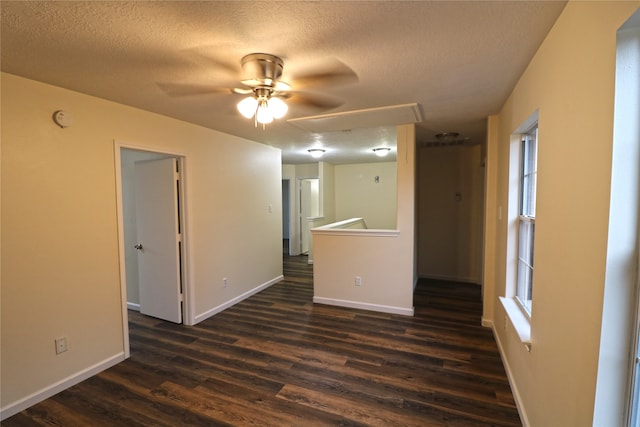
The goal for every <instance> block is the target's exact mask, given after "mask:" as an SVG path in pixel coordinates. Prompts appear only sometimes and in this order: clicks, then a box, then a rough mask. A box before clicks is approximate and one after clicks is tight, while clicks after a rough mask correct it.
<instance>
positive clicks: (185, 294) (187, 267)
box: [113, 140, 195, 358]
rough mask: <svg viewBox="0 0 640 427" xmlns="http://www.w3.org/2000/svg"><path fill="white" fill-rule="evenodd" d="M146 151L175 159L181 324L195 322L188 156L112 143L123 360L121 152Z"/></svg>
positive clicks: (126, 326) (126, 337) (124, 276)
mask: <svg viewBox="0 0 640 427" xmlns="http://www.w3.org/2000/svg"><path fill="white" fill-rule="evenodd" d="M123 148H124V149H130V150H138V151H146V152H150V153H157V154H166V155H168V156H173V157H175V158H176V159H177V160H178V165H179V169H180V171H179V176H180V195H181V197H180V200H179V201H178V202H179V208H180V210H181V212H182V215H181V216H180V221H181V224H182V227H181V229H182V252H181V260H182V268H181V270H182V283H183V288H182V299H183V302H182V322H183V324H184V325H193V324H195V321H194V312H195V311H194V307H193V301H192V298H191V296H192V295H193V289H192V284H191V280H190V277H191V272H192V265H191V261H190V257H189V254H190V252H191V250H190V249H191V248H190V240H189V239H188V224H189V222H190V213H189V212H190V211H189V209H188V207H189V197H188V196H189V195H188V191H187V190H188V187H187V175H188V169H187V163H188V155H187V154H186V153H183V152H178V151H173V150H167V149H165V148H160V147H153V146H145V145H139V144H131V143H127V142H124V141H119V140H114V141H113V152H114V160H115V175H116V216H117V222H118V263H119V267H120V298H121V307H122V336H123V344H124V357H125V358H128V357H129V356H130V354H131V351H130V346H129V314H128V306H127V273H126V261H125V240H124V215H123V198H122V159H121V152H122V149H123Z"/></svg>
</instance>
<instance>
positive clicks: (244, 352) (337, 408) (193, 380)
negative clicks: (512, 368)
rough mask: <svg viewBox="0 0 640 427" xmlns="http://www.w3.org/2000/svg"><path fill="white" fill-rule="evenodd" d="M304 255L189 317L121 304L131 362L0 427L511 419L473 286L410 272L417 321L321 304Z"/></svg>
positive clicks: (488, 422) (506, 422)
mask: <svg viewBox="0 0 640 427" xmlns="http://www.w3.org/2000/svg"><path fill="white" fill-rule="evenodd" d="M306 261H307V258H306V257H304V256H302V257H285V270H284V275H285V280H283V281H282V282H280V283H278V284H276V285H273V286H271V287H270V288H269V289H267V290H265V291H263V292H260V293H259V294H257V295H255V296H253V297H251V298H249V299H247V300H245V301H243V302H241V303H239V304H237V305H235V306H234V307H232V308H229V309H228V310H226V311H224V312H222V313H220V314H218V315H216V316H214V317H212V318H210V319H208V320H206V321H204V322H202V323H200V324H198V325H197V326H191V327H189V326H182V325H174V324H171V323H167V322H163V321H160V320H157V319H153V318H149V317H145V316H141V315H140V314H139V313H136V312H130V313H129V316H130V317H129V319H130V337H131V358H130V359H128V360H126V361H124V362H122V363H120V364H119V365H117V366H115V367H113V368H111V369H108V370H106V371H104V372H102V373H100V374H98V375H96V376H94V377H92V378H90V379H88V380H86V381H84V382H82V383H80V384H78V385H76V386H74V387H71V388H70V389H68V390H66V391H63V392H61V393H59V394H57V395H56V396H54V397H52V398H50V399H47V400H46V401H44V402H41V403H39V404H37V405H35V406H33V407H31V408H29V409H27V410H25V411H23V412H21V413H19V414H16V415H14V416H13V417H11V418H9V419H7V420H5V421H4V422H3V423H2V425H3V426H6V427H13V426H32V425H57V426H187V425H189V426H228V425H232V426H246V425H253V426H325V425H340V426H365V425H366V426H520V425H521V423H520V419H519V417H518V413H517V411H516V409H515V404H514V400H513V396H512V394H511V390H510V388H509V384H508V382H507V379H506V376H505V372H504V369H503V366H502V363H501V361H500V356H499V354H498V350H497V347H496V344H495V341H494V339H493V336H492V333H491V331H490V330H489V329H486V328H483V327H481V326H480V315H481V301H480V289H479V287H478V286H475V285H468V284H459V283H447V282H438V281H421V282H420V283H419V285H418V287H417V289H416V295H415V317H406V316H399V315H391V314H383V313H375V312H368V311H361V310H354V309H347V308H340V307H331V306H324V305H318V304H313V303H312V296H313V283H312V272H311V267H310V266H309V265H307V263H306Z"/></svg>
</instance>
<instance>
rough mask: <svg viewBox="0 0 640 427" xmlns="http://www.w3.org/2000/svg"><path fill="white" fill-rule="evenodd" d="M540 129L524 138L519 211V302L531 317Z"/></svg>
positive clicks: (529, 132)
mask: <svg viewBox="0 0 640 427" xmlns="http://www.w3.org/2000/svg"><path fill="white" fill-rule="evenodd" d="M537 157H538V125H537V124H536V125H535V126H534V127H533V128H532V129H531V130H530V131H528V132H527V133H525V134H524V135H522V145H521V150H520V159H521V166H520V188H519V193H520V194H519V209H518V266H517V281H516V298H517V299H518V301H520V303H521V304H522V306H523V307H524V308H525V310H526V311H527V313H529V314H531V301H532V296H533V286H532V284H533V244H534V240H535V239H534V237H535V229H536V177H537Z"/></svg>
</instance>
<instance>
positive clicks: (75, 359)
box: [1, 74, 282, 416]
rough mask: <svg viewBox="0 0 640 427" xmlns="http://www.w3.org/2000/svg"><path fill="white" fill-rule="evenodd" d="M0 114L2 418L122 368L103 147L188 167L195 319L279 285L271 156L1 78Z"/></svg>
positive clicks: (112, 201)
mask: <svg viewBox="0 0 640 427" xmlns="http://www.w3.org/2000/svg"><path fill="white" fill-rule="evenodd" d="M1 106H2V131H1V132H2V133H1V136H2V165H1V166H2V181H1V182H2V223H1V226H2V230H1V231H2V242H1V243H2V272H1V274H2V276H1V279H2V302H1V304H2V306H1V309H2V313H1V316H2V317H1V320H2V330H1V339H2V349H1V364H2V365H1V368H2V369H1V371H2V378H1V380H2V401H1V405H2V408H3V416H6V414H7V412H5V410H6V409H7V408H16V407H17V406H15V405H18V406H19V405H20V404H23V403H24V402H26V401H29V399H30V397H29V396H30V395H31V398H33V399H37V398H38V396H44V395H45V394H46V393H47V391H51V390H53V388H52V387H54V386H55V384H56V383H58V382H61V383H62V384H68V383H69V382H73V380H74V379H77V378H79V375H81V374H82V373H83V372H85V373H86V372H89V371H91V369H94V368H96V367H100V366H104V364H111V363H115V362H117V361H118V360H119V359H120V358H121V357H123V354H124V350H125V348H124V339H123V325H122V295H121V283H120V266H119V255H118V230H117V224H118V222H117V216H116V177H115V167H114V166H115V157H114V140H118V141H122V142H127V143H130V144H135V145H137V146H139V147H144V148H149V149H153V150H157V151H165V150H167V151H169V152H180V153H182V154H184V155H185V156H186V171H185V173H186V177H185V179H186V186H187V194H186V196H185V197H186V205H187V206H186V207H187V213H186V214H187V236H188V252H189V260H190V262H189V266H188V274H189V278H190V287H191V291H192V293H191V296H192V300H191V304H192V306H193V307H192V309H193V310H192V314H193V316H194V318H196V320H200V319H202V318H203V317H206V316H208V315H210V314H211V313H213V312H214V311H215V310H216V308H219V307H221V306H224V304H226V303H229V302H233V301H234V300H235V299H237V298H239V297H241V296H242V295H243V294H245V293H247V292H250V291H251V290H253V289H255V288H256V287H258V286H261V285H264V284H268V283H270V281H272V280H274V279H277V278H278V277H280V276H281V275H282V258H281V257H282V250H281V236H282V230H281V228H282V224H281V199H280V194H281V169H280V162H281V160H280V159H281V156H280V151H279V150H277V149H274V148H271V147H268V146H265V145H262V144H258V143H254V142H251V141H247V140H243V139H240V138H236V137H232V136H229V135H225V134H222V133H219V132H216V131H212V130H209V129H205V128H202V127H198V126H194V125H190V124H187V123H184V122H181V121H177V120H173V119H169V118H167V117H163V116H160V115H156V114H151V113H147V112H144V111H141V110H137V109H135V108H130V107H126V106H123V105H119V104H115V103H112V102H108V101H105V100H101V99H98V98H94V97H90V96H86V95H82V94H79V93H76V92H71V91H68V90H65V89H62V88H58V87H53V86H49V85H46V84H41V83H38V82H34V81H30V80H27V79H23V78H19V77H15V76H12V75H8V74H2V105H1ZM58 109H64V110H66V111H69V112H70V113H72V114H73V115H74V118H75V123H74V125H73V126H71V127H69V128H66V129H61V128H59V127H58V126H56V125H55V124H54V123H53V121H52V120H51V115H52V113H53V112H54V111H56V110H58ZM269 205H272V213H269V209H268V206H269ZM257 235H259V236H260V239H256V238H255V237H256V236H257ZM248 262H250V263H251V266H252V268H246V265H247V263H248ZM223 277H228V278H229V287H228V288H227V289H224V288H223V286H222V278H223ZM60 336H66V337H67V338H68V343H69V350H68V351H67V352H66V353H64V354H61V355H58V356H56V355H55V352H54V339H55V338H57V337H60ZM23 399H27V400H26V401H25V400H23Z"/></svg>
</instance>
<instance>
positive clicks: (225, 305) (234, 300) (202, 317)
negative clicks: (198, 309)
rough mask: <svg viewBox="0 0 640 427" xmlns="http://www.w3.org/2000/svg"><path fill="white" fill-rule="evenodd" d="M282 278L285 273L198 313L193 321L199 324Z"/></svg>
mask: <svg viewBox="0 0 640 427" xmlns="http://www.w3.org/2000/svg"><path fill="white" fill-rule="evenodd" d="M282 279H284V276H283V275H280V276H278V277H275V278H273V279H271V280H269V281H268V282H265V283H263V284H262V285H259V286H257V287H255V288H253V289H251V290H249V291H247V292H245V293H243V294H241V295H238V296H237V297H235V298H232V299H230V300H229V301H227V302H225V303H223V304H220V305H219V306H217V307H213V308H212V309H210V310H207V311H205V312H204V313H202V314H198V315H196V316H195V319H194V320H195V323H193V324H194V325H196V324H198V323H200V322H202V321H203V320H206V319H208V318H209V317H211V316H213V315H215V314H218V313H220V312H221V311H224V310H226V309H227V308H229V307H232V306H234V305H236V304H237V303H239V302H240V301H243V300H245V299H247V298H249V297H250V296H252V295H255V294H257V293H258V292H260V291H262V290H264V289H267V288H268V287H269V286H271V285H274V284H276V283H278V282H279V281H281V280H282Z"/></svg>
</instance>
